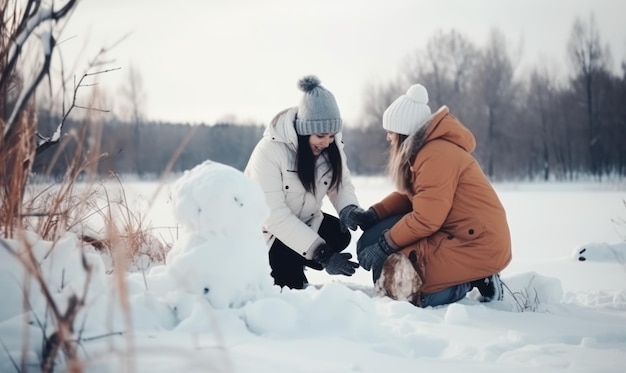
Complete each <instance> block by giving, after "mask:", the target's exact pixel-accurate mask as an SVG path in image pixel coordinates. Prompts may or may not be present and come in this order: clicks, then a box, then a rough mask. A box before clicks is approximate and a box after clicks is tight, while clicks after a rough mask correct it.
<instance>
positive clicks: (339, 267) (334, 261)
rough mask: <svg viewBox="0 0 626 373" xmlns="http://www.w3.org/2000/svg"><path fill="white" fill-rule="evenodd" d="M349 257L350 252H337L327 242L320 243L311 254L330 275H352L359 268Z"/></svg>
mask: <svg viewBox="0 0 626 373" xmlns="http://www.w3.org/2000/svg"><path fill="white" fill-rule="evenodd" d="M350 258H352V254H350V253H337V252H335V251H333V249H331V247H330V246H328V245H327V244H321V245H320V246H319V247H318V248H317V250H316V251H315V254H313V259H314V260H316V261H318V262H320V263H322V265H323V266H324V269H325V270H326V272H328V274H330V275H345V276H352V275H353V274H354V272H355V271H356V269H357V268H359V264H358V263H355V262H351V261H350Z"/></svg>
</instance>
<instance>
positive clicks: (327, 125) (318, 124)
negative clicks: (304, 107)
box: [296, 118, 341, 135]
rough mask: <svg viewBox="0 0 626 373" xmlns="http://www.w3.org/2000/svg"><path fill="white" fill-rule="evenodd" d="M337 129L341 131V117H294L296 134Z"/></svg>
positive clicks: (326, 131) (333, 131) (329, 131)
mask: <svg viewBox="0 0 626 373" xmlns="http://www.w3.org/2000/svg"><path fill="white" fill-rule="evenodd" d="M339 131H341V118H333V119H321V120H301V119H296V132H297V133H298V135H313V134H317V133H337V132H339Z"/></svg>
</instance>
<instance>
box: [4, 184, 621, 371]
mask: <svg viewBox="0 0 626 373" xmlns="http://www.w3.org/2000/svg"><path fill="white" fill-rule="evenodd" d="M195 176H196V177H195V178H194V177H187V180H186V181H184V182H183V181H180V180H179V182H178V183H177V184H174V183H172V184H168V185H165V186H161V188H160V192H159V193H158V194H156V197H155V191H156V190H157V187H158V185H157V184H156V183H147V182H129V183H126V184H125V190H126V193H127V195H128V196H129V198H130V199H131V200H134V201H136V205H135V206H137V208H141V209H143V208H146V205H148V204H149V203H148V201H152V200H153V199H154V200H153V202H152V203H150V205H151V206H150V207H149V209H146V210H145V214H146V216H147V219H148V221H150V222H151V224H152V226H153V227H155V228H158V229H159V231H160V232H161V235H162V236H163V237H166V238H167V239H170V240H172V242H174V243H175V245H174V250H173V251H175V252H176V253H175V254H176V255H172V257H171V258H170V261H169V262H168V264H167V265H166V266H158V267H155V268H152V270H151V271H150V272H148V273H145V274H140V273H134V274H129V275H128V278H127V289H126V290H127V291H128V294H129V305H128V306H127V307H120V306H119V301H118V299H119V297H118V296H117V295H116V294H118V293H119V291H118V290H117V288H116V287H115V286H113V285H112V282H113V281H112V279H111V278H109V277H110V276H109V275H105V274H104V273H103V272H102V273H99V274H98V276H96V277H94V279H93V280H92V282H93V284H92V285H90V289H89V292H90V293H91V294H92V295H91V296H90V297H88V299H90V300H91V302H90V303H89V306H88V307H87V308H86V309H85V310H84V312H81V313H80V314H79V317H78V319H77V324H80V325H82V330H83V333H82V339H83V341H82V342H81V348H80V354H81V356H83V358H84V359H85V362H86V366H85V371H86V372H139V373H143V372H237V373H239V372H241V373H244V372H245V373H248V372H250V373H266V372H267V373H269V372H272V373H275V372H294V371H297V372H300V373H305V372H318V373H319V372H372V373H382V372H417V371H423V370H435V371H441V372H457V371H463V372H499V373H502V372H524V373H527V372H529V371H532V372H623V371H624V370H625V369H626V222H625V221H624V220H626V206H625V205H624V200H625V199H626V185H625V184H624V183H615V182H611V183H604V184H596V183H566V184H558V183H549V184H545V183H527V184H509V183H506V184H504V183H503V184H496V185H495V187H496V190H497V192H498V195H499V196H500V198H501V200H502V202H503V204H504V207H505V209H506V210H507V215H508V219H509V224H510V228H511V233H512V239H513V261H512V263H511V264H510V265H509V266H508V267H507V268H506V269H505V270H504V271H503V272H502V279H503V281H504V282H505V284H506V286H507V289H506V290H505V300H504V301H502V302H493V303H486V304H484V303H479V302H478V301H477V300H475V297H476V295H477V294H476V292H475V290H474V291H472V292H470V293H468V296H467V297H466V299H463V300H462V301H460V302H459V303H456V304H452V305H448V306H443V307H437V308H426V309H419V308H415V307H413V306H412V305H410V304H408V303H406V302H399V301H392V300H390V299H387V298H377V297H372V296H371V295H372V284H371V283H370V281H371V276H370V273H369V272H366V271H364V270H362V269H359V270H357V273H356V274H355V275H354V276H352V277H343V276H330V275H327V274H326V272H323V271H322V272H318V271H315V270H308V271H307V276H308V278H309V281H310V282H311V283H312V284H314V285H315V286H311V287H309V288H307V289H305V290H302V291H289V290H285V291H283V292H279V291H278V290H277V289H276V288H275V287H273V286H271V284H270V285H269V286H268V277H269V275H268V274H267V272H268V268H269V266H268V265H267V263H266V258H265V254H264V253H263V252H262V251H263V249H264V248H263V247H262V245H259V241H258V238H259V237H257V236H256V234H255V233H251V232H253V231H255V229H256V225H255V224H258V221H262V219H263V216H264V213H265V212H264V211H263V207H262V206H258V198H257V197H256V194H255V193H256V192H255V191H254V190H252V189H254V188H253V187H251V186H250V185H247V184H246V182H245V181H241V180H239V179H238V175H230V174H229V175H226V177H225V179H222V178H223V176H220V177H217V178H216V177H215V173H213V174H211V172H209V173H208V174H202V173H200V174H196V175H195ZM229 178H230V179H229ZM217 180H224V182H221V181H219V182H218V181H217ZM354 182H355V186H356V190H357V195H358V197H359V200H360V202H361V204H362V206H363V207H368V206H369V205H370V204H371V203H373V202H376V201H377V200H378V199H380V198H382V197H384V196H385V195H386V194H387V193H388V192H390V191H391V190H392V187H391V185H390V184H389V183H388V182H387V181H386V179H385V178H366V177H356V178H354ZM244 184H245V185H244ZM250 188H252V189H250ZM229 193H230V194H229ZM231 194H232V195H235V196H238V197H236V198H235V201H237V203H238V204H239V205H240V206H242V207H241V208H242V210H241V211H240V212H236V213H233V212H232V209H235V208H234V207H229V206H230V205H228V203H226V201H231V200H232V198H229V197H230V196H231ZM251 195H252V197H250V196H251ZM227 196H228V197H227ZM239 205H238V206H239ZM326 207H327V208H326V211H328V212H331V213H335V212H334V211H333V210H332V208H330V207H329V205H328V206H326ZM237 208H239V207H237ZM246 209H247V210H246ZM207 210H210V212H209V213H207V212H206V211H207ZM238 211H239V210H238ZM203 225H211V226H214V227H218V226H219V227H220V228H219V229H217V230H212V231H211V232H208V233H207V232H206V229H203V228H202V226H203ZM172 227H176V228H175V229H173V228H172ZM359 235H360V231H357V232H354V233H353V238H354V239H353V242H352V243H351V245H350V246H349V248H348V250H350V251H351V252H352V253H354V251H355V244H356V240H357V239H358V237H359ZM39 244H40V246H41V250H42V251H45V250H46V248H49V245H48V246H46V243H45V242H40V243H39ZM72 245H74V246H75V245H76V244H75V241H72V238H71V237H68V238H67V239H66V240H65V241H63V242H61V243H60V244H59V245H58V247H57V249H63V248H66V249H65V250H56V251H57V252H58V251H61V253H59V254H58V255H57V256H56V258H57V259H56V262H54V263H51V264H50V263H48V262H46V261H52V259H50V258H51V257H54V255H52V256H50V257H46V258H45V259H44V258H43V256H42V263H43V264H44V267H43V268H46V271H48V272H47V275H48V276H49V277H50V278H51V279H52V281H61V280H58V277H59V274H58V271H59V268H60V267H63V268H66V269H68V268H72V266H73V263H78V262H73V261H72V260H77V259H76V258H74V257H73V256H75V254H73V253H72V250H71V247H72ZM581 252H582V253H581ZM355 257H356V255H355ZM0 260H1V262H0V280H1V281H2V282H0V283H1V284H2V285H0V286H1V288H0V297H2V299H3V306H2V308H3V310H2V312H0V337H1V338H2V344H3V348H2V349H0V372H14V371H15V372H16V371H17V369H16V368H15V367H14V365H13V363H12V360H11V358H12V359H13V360H14V361H17V363H18V365H19V362H20V361H21V360H20V359H21V358H22V356H25V360H26V362H27V367H28V368H29V369H28V370H27V371H38V369H37V364H38V359H39V358H40V354H41V348H40V347H41V346H40V345H39V342H37V341H40V340H41V331H40V330H38V328H36V327H34V326H31V327H29V328H25V327H24V326H23V325H24V320H30V319H31V318H32V317H33V316H32V315H24V314H23V308H22V303H21V302H20V301H19V291H17V290H16V288H15V285H10V283H11V284H12V283H17V282H19V281H20V280H22V278H21V277H20V272H19V271H18V270H17V269H16V266H17V264H16V263H14V262H11V260H10V257H8V256H7V254H6V253H5V252H0ZM90 260H91V261H92V263H96V267H97V265H98V264H97V263H98V258H97V257H91V259H90ZM61 262H62V263H61ZM60 263H61V264H60ZM74 267H76V266H74ZM101 267H102V265H101V264H100V267H97V268H101ZM53 268H55V269H56V271H57V272H56V273H55V272H54V270H53ZM77 272H79V271H77V270H73V271H65V272H63V280H62V281H63V283H64V284H70V285H72V284H74V282H75V286H74V287H72V286H60V287H59V289H58V295H57V297H58V299H60V300H61V302H62V300H63V299H64V296H66V295H67V294H66V293H67V292H68V291H69V290H68V289H69V288H74V289H78V288H82V287H81V286H80V284H81V282H80V281H81V280H84V276H82V277H81V275H80V273H77ZM181 278H185V279H186V280H187V281H186V282H180V281H177V280H180V279H181ZM16 279H19V280H18V281H15V280H16ZM203 284H205V285H203ZM206 284H209V285H206ZM202 286H204V288H203V287H202ZM31 293H36V292H35V291H31ZM31 298H33V299H31V302H32V304H34V307H33V308H35V309H36V310H38V309H40V308H41V304H40V303H41V302H39V303H38V300H37V299H36V294H35V295H31ZM116 305H117V306H116ZM125 310H126V311H125ZM41 312H42V313H43V311H41ZM26 330H27V331H28V332H26ZM109 334H112V335H109ZM26 338H28V340H29V341H30V344H28V346H29V347H28V348H26V349H24V348H23V346H24V343H25V342H24V341H25V339H26ZM37 338H39V339H37ZM24 350H26V353H25V355H24V353H23V351H24ZM9 355H10V356H11V358H9V357H8V356H9ZM59 364H61V365H60V366H59V371H63V369H62V361H60V362H59Z"/></svg>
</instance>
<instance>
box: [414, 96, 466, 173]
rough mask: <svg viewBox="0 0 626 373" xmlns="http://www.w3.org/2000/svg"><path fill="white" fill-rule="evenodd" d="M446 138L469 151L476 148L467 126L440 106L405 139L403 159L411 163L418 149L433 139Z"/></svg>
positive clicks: (448, 110) (444, 107) (445, 107)
mask: <svg viewBox="0 0 626 373" xmlns="http://www.w3.org/2000/svg"><path fill="white" fill-rule="evenodd" d="M438 139H441V140H446V141H449V142H451V143H453V144H455V145H457V146H458V147H460V148H462V149H464V150H465V151H467V152H468V153H471V152H473V151H474V149H476V139H475V138H474V135H472V133H471V132H470V130H469V129H467V127H465V126H464V125H463V123H461V122H460V121H459V120H458V119H457V118H456V117H455V116H454V115H452V114H450V109H448V107H447V106H442V107H440V108H439V110H437V111H436V112H435V113H434V114H433V115H432V116H431V117H430V119H428V120H427V121H426V123H424V125H422V127H421V128H420V129H418V130H417V132H415V133H413V134H412V135H410V136H409V137H407V139H406V140H405V144H406V146H405V147H404V148H403V153H404V155H405V157H403V158H404V159H409V160H410V162H411V164H412V163H413V160H414V159H415V156H416V155H417V153H418V152H419V150H420V149H421V148H422V147H423V146H424V145H425V144H426V143H428V142H430V141H433V140H438Z"/></svg>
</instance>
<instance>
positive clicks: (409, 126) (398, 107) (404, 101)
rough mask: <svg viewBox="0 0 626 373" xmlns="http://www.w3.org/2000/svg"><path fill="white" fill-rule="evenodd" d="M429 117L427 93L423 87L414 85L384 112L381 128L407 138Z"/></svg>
mask: <svg viewBox="0 0 626 373" xmlns="http://www.w3.org/2000/svg"><path fill="white" fill-rule="evenodd" d="M430 116H431V112H430V107H428V92H427V91H426V88H424V86H423V85H421V84H414V85H412V86H411V88H409V90H408V91H406V94H405V95H402V96H400V97H398V98H397V99H396V100H395V101H394V102H393V103H392V104H391V105H389V107H388V108H387V110H385V112H384V113H383V128H384V129H386V130H387V131H391V132H395V133H399V134H401V135H407V136H408V135H411V134H413V133H415V132H416V131H417V130H418V129H419V128H420V127H421V126H422V124H424V122H426V120H428V118H430Z"/></svg>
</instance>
